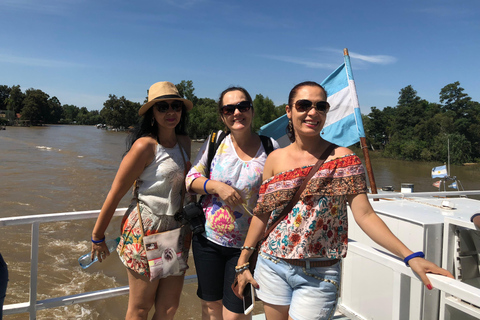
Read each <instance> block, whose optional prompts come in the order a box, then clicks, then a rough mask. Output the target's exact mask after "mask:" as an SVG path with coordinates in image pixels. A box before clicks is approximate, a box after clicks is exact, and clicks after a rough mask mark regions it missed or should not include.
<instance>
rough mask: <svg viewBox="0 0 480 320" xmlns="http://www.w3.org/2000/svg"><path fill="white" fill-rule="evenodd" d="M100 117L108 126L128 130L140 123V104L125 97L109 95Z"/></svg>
mask: <svg viewBox="0 0 480 320" xmlns="http://www.w3.org/2000/svg"><path fill="white" fill-rule="evenodd" d="M108 98H109V99H108V100H107V101H105V102H104V104H103V108H102V110H101V111H100V115H101V116H102V118H103V119H104V120H105V122H106V123H107V124H108V125H111V126H112V127H114V128H121V127H124V128H127V127H129V126H131V125H134V124H136V123H138V119H139V116H138V109H139V108H140V104H139V103H136V102H132V101H129V100H127V99H126V98H125V97H124V96H122V97H120V98H118V97H117V96H116V95H113V94H110V95H108Z"/></svg>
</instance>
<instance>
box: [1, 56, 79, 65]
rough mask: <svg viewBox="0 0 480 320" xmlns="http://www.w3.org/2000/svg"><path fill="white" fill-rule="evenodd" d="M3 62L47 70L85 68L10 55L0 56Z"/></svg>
mask: <svg viewBox="0 0 480 320" xmlns="http://www.w3.org/2000/svg"><path fill="white" fill-rule="evenodd" d="M1 62H5V63H14V64H21V65H25V66H33V67H46V68H52V67H55V68H65V67H83V65H82V64H79V63H72V62H66V61H59V60H49V59H39V58H32V57H20V56H14V55H8V54H0V63H1Z"/></svg>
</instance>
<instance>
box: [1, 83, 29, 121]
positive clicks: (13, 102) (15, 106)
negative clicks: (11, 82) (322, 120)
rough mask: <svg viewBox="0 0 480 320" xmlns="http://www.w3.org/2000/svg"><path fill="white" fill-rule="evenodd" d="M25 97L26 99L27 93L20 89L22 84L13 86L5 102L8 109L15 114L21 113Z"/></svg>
mask: <svg viewBox="0 0 480 320" xmlns="http://www.w3.org/2000/svg"><path fill="white" fill-rule="evenodd" d="M23 99H25V94H24V93H23V92H22V90H20V86H19V85H16V86H12V87H11V88H10V95H9V96H8V98H7V101H6V103H5V104H6V107H7V110H10V111H12V112H13V113H15V114H16V113H20V112H21V111H22V108H23Z"/></svg>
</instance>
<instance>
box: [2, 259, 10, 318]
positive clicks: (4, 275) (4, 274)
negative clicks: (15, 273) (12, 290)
mask: <svg viewBox="0 0 480 320" xmlns="http://www.w3.org/2000/svg"><path fill="white" fill-rule="evenodd" d="M7 282H8V269H7V264H6V263H5V261H4V260H3V257H2V254H1V253H0V319H2V318H3V302H4V301H5V295H6V292H7Z"/></svg>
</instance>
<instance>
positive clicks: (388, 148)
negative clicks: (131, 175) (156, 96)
mask: <svg viewBox="0 0 480 320" xmlns="http://www.w3.org/2000/svg"><path fill="white" fill-rule="evenodd" d="M176 87H177V89H178V91H179V93H180V95H181V96H182V97H184V98H186V99H189V100H190V101H192V102H193V105H194V108H193V109H192V110H191V111H190V112H189V113H188V122H187V130H188V132H189V135H190V136H191V137H192V138H193V139H203V138H205V137H207V136H208V134H209V133H210V132H212V131H213V130H218V129H222V128H223V124H222V123H221V121H220V119H219V115H218V110H217V108H218V107H217V102H216V100H214V99H211V98H198V97H197V96H196V95H195V88H194V86H193V82H192V81H191V80H182V81H181V82H180V83H178V84H176ZM146 101H147V98H146V97H145V101H144V102H143V103H145V102H146ZM439 101H440V103H432V102H428V101H427V100H425V99H422V98H420V97H419V96H418V95H417V91H415V90H414V88H413V87H412V86H411V85H408V86H406V87H405V88H403V89H401V90H400V92H399V98H398V103H397V105H396V106H394V107H390V106H387V107H385V108H383V109H382V110H380V109H379V108H377V107H372V108H371V112H370V113H369V114H368V115H362V118H363V123H364V128H365V133H366V137H367V143H368V145H369V147H370V148H371V149H373V150H376V151H379V152H381V153H382V154H383V155H384V156H385V157H388V158H397V159H403V160H422V161H441V162H444V161H446V159H447V152H448V145H449V146H450V158H451V161H452V162H453V163H466V162H473V161H475V162H480V103H478V102H475V101H472V99H471V98H470V97H469V96H468V94H466V93H464V89H463V88H462V87H461V86H460V83H459V82H458V81H457V82H454V83H451V84H448V85H446V86H445V87H443V88H442V89H441V90H440V95H439ZM141 105H142V104H141V103H138V102H132V101H130V100H128V99H126V98H125V97H124V96H121V97H117V96H116V95H113V94H110V95H109V97H108V99H107V100H106V101H105V102H104V103H103V108H102V109H101V110H100V111H98V110H92V111H89V110H87V108H85V107H82V108H79V107H77V106H74V105H69V104H64V105H62V104H61V103H60V101H59V100H58V98H57V97H55V96H53V97H50V96H49V95H48V94H47V93H45V92H43V91H42V90H39V89H33V88H30V89H27V90H26V91H25V92H22V91H21V89H20V86H19V85H16V86H12V87H8V86H6V85H0V110H6V117H4V118H2V117H0V121H3V124H6V123H8V122H9V120H11V121H13V120H14V119H15V115H16V114H20V115H21V120H27V121H29V122H30V123H31V124H33V125H36V124H47V123H50V124H57V123H60V124H62V123H66V124H72V123H75V124H84V125H94V124H99V123H101V124H106V125H108V126H111V127H114V128H121V127H123V128H128V127H131V126H134V125H135V124H137V123H138V121H139V120H140V118H139V116H138V109H139V108H140V106H141ZM253 105H254V110H255V117H254V120H253V129H254V130H255V131H257V130H258V129H259V128H260V127H261V126H262V125H264V124H266V123H268V122H270V121H272V120H274V119H276V118H278V117H280V116H281V115H283V114H285V104H283V105H279V106H275V104H274V103H273V101H272V100H271V99H270V98H268V97H267V96H263V95H262V94H257V95H256V96H255V98H254V101H253ZM0 124H2V123H0Z"/></svg>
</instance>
